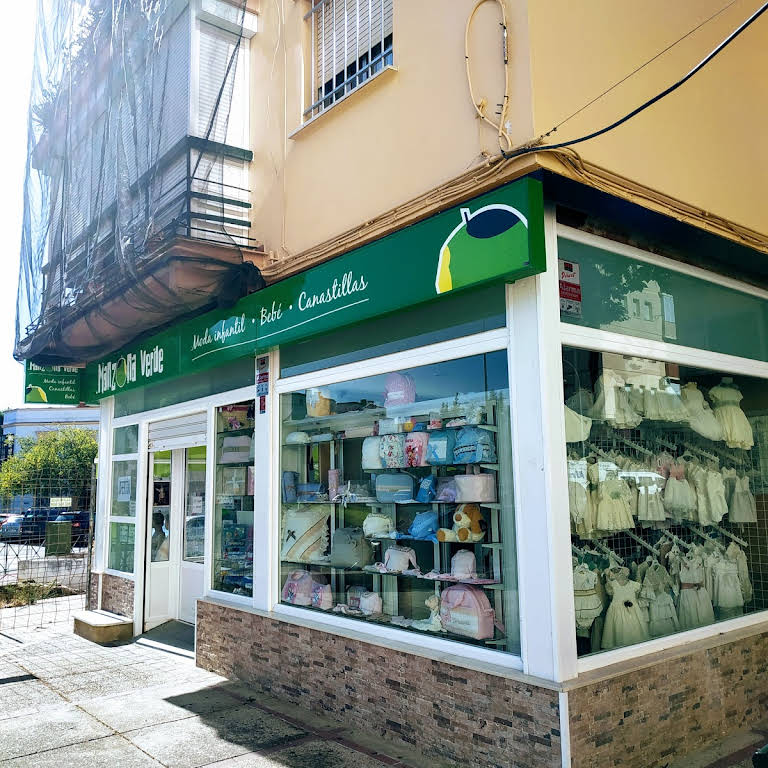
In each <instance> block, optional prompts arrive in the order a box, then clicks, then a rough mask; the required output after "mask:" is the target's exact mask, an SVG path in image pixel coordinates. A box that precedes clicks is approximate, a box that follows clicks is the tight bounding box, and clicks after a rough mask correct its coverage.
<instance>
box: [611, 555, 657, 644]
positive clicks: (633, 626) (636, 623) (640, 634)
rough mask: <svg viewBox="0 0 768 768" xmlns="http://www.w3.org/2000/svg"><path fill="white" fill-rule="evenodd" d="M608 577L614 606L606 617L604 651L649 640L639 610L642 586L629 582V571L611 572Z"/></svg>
mask: <svg viewBox="0 0 768 768" xmlns="http://www.w3.org/2000/svg"><path fill="white" fill-rule="evenodd" d="M605 574H606V581H605V590H606V592H607V593H608V595H609V596H610V597H611V604H610V605H609V606H608V610H607V612H606V614H605V626H604V627H603V642H602V647H603V649H604V650H608V649H610V648H622V647H624V646H626V645H633V644H634V643H642V642H643V641H645V640H648V639H650V635H649V633H648V622H647V621H646V620H645V618H644V617H643V612H642V611H641V610H640V602H639V600H640V592H641V590H642V586H641V585H640V584H639V583H638V582H636V581H630V580H629V571H628V569H626V568H617V567H613V568H609V569H608V570H607V571H606V572H605ZM622 582H623V583H622Z"/></svg>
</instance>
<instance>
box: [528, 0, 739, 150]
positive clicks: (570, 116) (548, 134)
mask: <svg viewBox="0 0 768 768" xmlns="http://www.w3.org/2000/svg"><path fill="white" fill-rule="evenodd" d="M737 2H738V0H731V1H730V2H729V3H728V4H727V5H724V6H723V7H722V8H720V9H719V10H717V11H715V12H714V13H713V14H712V15H711V16H709V17H708V18H706V19H704V21H702V22H701V23H700V24H697V25H696V26H695V27H694V28H693V29H689V30H688V31H687V32H686V33H685V34H684V35H683V36H682V37H678V38H677V40H675V41H674V42H672V43H670V44H669V45H668V46H667V47H666V48H663V49H662V50H660V51H659V52H658V53H657V54H655V55H654V56H652V57H651V58H650V59H648V60H647V61H645V62H644V63H642V64H641V65H640V66H639V67H636V68H635V69H633V70H632V71H631V72H629V73H628V74H626V75H625V76H624V77H622V78H621V80H619V81H617V82H615V83H614V84H613V85H612V86H610V87H609V88H606V89H605V90H604V91H603V92H602V93H600V94H598V95H597V96H595V98H594V99H591V100H590V101H588V102H587V103H586V104H585V105H584V106H583V107H579V108H578V109H577V110H576V111H575V112H573V113H572V114H570V115H568V117H566V118H565V119H563V120H561V121H560V122H559V123H557V124H556V125H554V126H553V127H552V128H550V129H549V130H548V131H547V132H546V133H543V134H542V135H541V136H540V137H539V138H540V139H545V138H546V137H547V136H550V135H551V134H553V133H554V132H555V131H556V130H557V129H558V128H560V127H562V126H563V125H565V124H566V123H567V122H568V121H569V120H571V119H572V118H574V117H576V115H578V114H581V113H582V112H583V111H584V110H585V109H588V108H589V107H591V106H592V105H593V104H594V103H595V102H596V101H599V100H600V99H602V98H603V96H607V95H608V94H609V93H610V92H611V91H613V90H614V89H616V88H618V87H619V86H620V85H621V84H622V83H625V82H626V81H627V80H629V78H630V77H633V76H634V75H636V74H637V73H638V72H640V71H641V70H643V69H645V68H646V67H647V66H648V65H649V64H652V63H653V62H654V61H656V59H658V58H659V57H661V56H663V55H664V54H665V53H667V51H670V50H671V49H672V48H674V47H675V46H676V45H678V44H679V43H682V42H683V40H685V39H687V38H689V37H690V36H691V35H692V34H694V33H695V32H698V31H699V30H700V29H701V28H702V27H703V26H705V25H706V24H709V22H710V21H712V19H714V18H717V17H718V16H719V15H720V14H721V13H723V12H725V11H727V10H728V9H729V8H730V7H731V6H732V5H735V4H736V3H737Z"/></svg>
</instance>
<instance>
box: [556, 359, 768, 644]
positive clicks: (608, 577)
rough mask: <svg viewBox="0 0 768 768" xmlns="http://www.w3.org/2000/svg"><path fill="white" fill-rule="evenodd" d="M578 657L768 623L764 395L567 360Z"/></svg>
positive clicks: (748, 381) (611, 363) (655, 368)
mask: <svg viewBox="0 0 768 768" xmlns="http://www.w3.org/2000/svg"><path fill="white" fill-rule="evenodd" d="M563 373H564V379H565V431H566V442H567V447H568V490H569V502H570V504H569V506H570V519H571V531H572V543H573V546H572V554H573V577H574V599H575V606H576V635H577V643H578V649H579V653H580V654H587V653H595V652H597V651H601V650H609V649H612V648H620V647H622V646H627V645H632V644H634V643H639V642H643V641H645V640H650V639H652V638H656V637H662V636H665V635H671V634H674V633H676V632H682V631H684V630H688V629H694V628H695V627H701V626H706V625H708V624H713V623H715V622H717V621H722V620H725V619H731V618H734V617H736V616H741V615H743V614H745V613H752V612H755V611H761V610H765V608H766V607H768V593H766V591H765V590H764V589H763V586H762V585H763V584H765V583H766V575H767V573H768V571H766V563H768V525H767V524H766V515H765V509H766V504H765V496H764V494H765V492H766V490H768V416H767V415H766V414H767V413H768V411H767V410H766V404H767V403H768V400H767V399H766V391H768V387H766V383H765V382H764V381H762V380H760V379H755V378H751V377H748V376H730V375H729V374H728V373H726V372H717V371H711V370H704V369H699V368H691V367H687V366H682V365H675V364H672V363H663V362H659V361H656V360H647V359H645V358H639V357H632V356H629V355H618V354H609V353H603V354H600V353H597V352H589V351H584V350H576V349H565V350H564V351H563Z"/></svg>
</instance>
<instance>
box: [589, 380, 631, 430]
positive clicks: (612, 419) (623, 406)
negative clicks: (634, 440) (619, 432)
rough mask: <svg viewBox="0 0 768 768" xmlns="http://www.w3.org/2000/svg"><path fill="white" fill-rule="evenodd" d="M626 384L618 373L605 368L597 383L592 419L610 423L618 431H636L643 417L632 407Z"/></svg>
mask: <svg viewBox="0 0 768 768" xmlns="http://www.w3.org/2000/svg"><path fill="white" fill-rule="evenodd" d="M625 386H626V382H625V381H624V379H623V378H622V377H621V376H619V374H618V373H616V371H614V370H612V369H610V368H604V369H603V372H602V374H601V375H600V376H599V377H598V379H597V382H596V383H595V393H596V394H597V397H596V398H595V404H594V406H593V408H592V413H591V415H592V418H593V419H598V420H602V421H606V422H608V424H610V425H611V426H612V427H615V428H616V429H634V428H635V427H636V426H637V425H638V424H639V423H640V422H641V421H642V420H643V417H642V416H641V415H640V414H639V413H638V412H637V411H636V410H635V409H634V408H633V407H632V404H631V403H630V402H629V395H628V393H627V390H626V389H625Z"/></svg>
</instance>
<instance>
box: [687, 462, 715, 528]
mask: <svg viewBox="0 0 768 768" xmlns="http://www.w3.org/2000/svg"><path fill="white" fill-rule="evenodd" d="M685 473H686V475H687V476H688V482H689V483H690V485H691V488H693V490H694V492H695V494H696V517H697V519H698V521H699V523H701V525H710V524H711V523H712V522H713V521H712V518H711V516H710V512H709V496H708V495H707V470H706V469H705V468H704V467H702V466H701V464H699V463H698V462H697V461H689V462H686V465H685Z"/></svg>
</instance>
